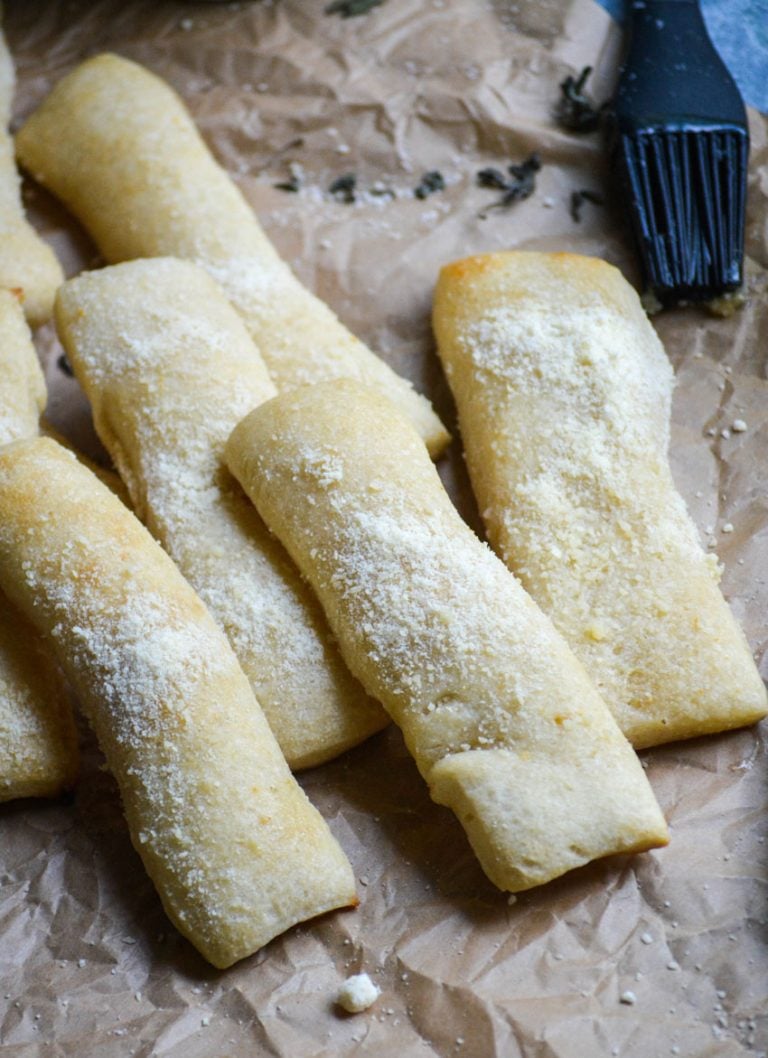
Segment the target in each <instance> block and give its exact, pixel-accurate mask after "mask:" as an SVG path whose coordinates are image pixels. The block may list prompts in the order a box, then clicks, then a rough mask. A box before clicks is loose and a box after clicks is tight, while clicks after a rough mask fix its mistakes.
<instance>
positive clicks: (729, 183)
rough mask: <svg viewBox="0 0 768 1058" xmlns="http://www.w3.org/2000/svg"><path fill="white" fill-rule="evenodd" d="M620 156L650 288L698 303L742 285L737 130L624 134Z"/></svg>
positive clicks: (742, 149)
mask: <svg viewBox="0 0 768 1058" xmlns="http://www.w3.org/2000/svg"><path fill="white" fill-rule="evenodd" d="M619 149H620V155H621V157H622V160H623V164H624V167H625V171H626V178H627V180H628V183H629V189H630V200H631V202H632V206H633V211H634V216H633V222H634V228H635V235H636V238H637V241H638V244H639V247H640V253H641V256H642V259H643V264H644V267H645V271H646V279H647V283H648V286H649V287H650V288H651V289H652V290H653V291H654V293H655V294H656V296H657V297H658V298H659V300H661V301H662V302H670V301H681V300H689V301H703V300H708V299H710V298H714V297H716V296H717V295H718V294H721V293H724V292H727V291H732V290H735V289H737V288H738V287H739V286H740V285H741V282H742V255H743V245H744V210H745V197H746V187H745V185H746V172H747V154H748V150H749V144H748V138H747V134H746V132H745V131H744V130H742V129H738V128H732V129H729V128H725V129H723V128H694V129H669V128H651V129H640V130H637V131H635V132H632V133H631V134H630V133H624V134H623V135H622V136H621V137H620V141H619Z"/></svg>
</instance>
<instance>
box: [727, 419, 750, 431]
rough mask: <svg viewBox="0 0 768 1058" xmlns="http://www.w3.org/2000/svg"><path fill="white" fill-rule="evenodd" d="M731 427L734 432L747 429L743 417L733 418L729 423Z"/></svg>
mask: <svg viewBox="0 0 768 1058" xmlns="http://www.w3.org/2000/svg"><path fill="white" fill-rule="evenodd" d="M731 429H732V430H733V432H734V433H744V432H745V431H746V429H747V424H746V423H745V422H744V420H743V419H734V420H733V423H732V424H731Z"/></svg>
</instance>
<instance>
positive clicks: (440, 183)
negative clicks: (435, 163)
mask: <svg viewBox="0 0 768 1058" xmlns="http://www.w3.org/2000/svg"><path fill="white" fill-rule="evenodd" d="M444 189H445V180H444V179H443V174H442V173H441V172H439V171H438V170H437V169H432V170H431V171H430V172H428V173H424V175H423V176H422V178H421V183H420V184H419V185H418V187H416V188H415V189H414V192H413V193H414V195H415V196H416V198H427V197H428V196H429V195H434V193H435V191H443V190H444Z"/></svg>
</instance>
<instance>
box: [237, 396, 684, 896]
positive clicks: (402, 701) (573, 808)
mask: <svg viewBox="0 0 768 1058" xmlns="http://www.w3.org/2000/svg"><path fill="white" fill-rule="evenodd" d="M227 459H228V462H229V465H230V468H231V469H232V471H233V473H234V474H235V475H236V476H237V477H238V479H239V480H240V482H241V483H242V485H243V487H244V488H245V490H246V492H247V493H248V494H249V496H250V497H251V498H252V500H253V501H254V503H255V504H256V507H257V508H258V510H259V511H260V512H261V514H262V517H263V518H264V520H265V521H266V522H267V524H268V525H269V526H270V527H271V528H272V530H273V531H274V532H275V533H276V535H277V536H278V537H279V538H280V539H281V540H282V541H283V543H284V544H285V546H286V547H287V549H288V551H289V552H290V553H291V555H292V556H293V558H294V559H295V561H296V563H297V564H298V565H299V567H300V568H301V569H302V570H303V572H304V574H305V576H306V577H307V579H308V580H309V582H310V584H311V585H312V587H313V588H314V589H315V591H316V593H317V595H318V598H319V599H320V601H321V603H322V605H323V607H324V609H325V612H326V614H327V616H328V620H329V622H330V624H331V627H332V628H333V630H334V632H335V633H336V636H337V638H338V641H339V645H340V647H341V651H342V653H343V655H344V657H345V659H346V661H347V664H348V665H349V667H350V668H351V669H352V671H353V672H354V673H355V674H356V675H357V677H358V678H359V679H360V680H361V682H362V683H363V685H364V686H365V687H366V689H367V690H368V691H369V693H371V694H372V695H375V696H376V697H378V698H379V699H380V700H381V701H382V702H383V704H384V705H385V707H386V708H387V710H388V711H389V712H390V714H391V715H392V717H393V719H394V720H395V721H396V722H397V724H398V725H399V726H400V727H401V728H402V730H403V734H404V736H405V740H406V743H407V745H408V748H409V750H410V751H411V753H412V754H413V756H414V758H415V760H416V763H417V764H418V766H419V769H420V771H421V773H422V775H423V776H424V778H425V779H426V781H427V783H428V784H429V787H430V791H431V794H432V797H433V798H434V799H435V800H436V801H438V802H440V803H441V804H445V805H448V806H449V807H451V808H453V809H454V811H455V812H456V813H457V815H458V816H459V818H460V820H461V822H462V823H463V825H464V828H465V830H466V832H467V835H468V836H469V839H470V841H471V843H472V845H473V847H474V849H475V852H476V853H477V855H478V858H479V859H480V862H481V864H482V866H483V868H484V869H485V871H486V873H487V874H488V876H489V877H490V878H491V879H492V881H494V882H495V883H496V884H497V885H498V886H499V887H501V888H503V889H509V890H513V891H514V890H520V889H526V888H529V887H530V886H533V885H538V884H540V883H542V882H546V881H548V880H549V879H551V878H555V877H557V876H558V875H560V874H562V873H564V872H565V871H567V870H570V869H571V868H573V867H577V866H579V865H580V864H583V863H586V862H588V861H589V860H592V859H594V858H596V857H599V856H605V855H608V854H609V853H614V852H629V851H637V850H641V849H647V848H649V847H652V846H654V845H661V844H665V843H666V840H667V832H666V826H665V823H664V819H663V817H662V815H661V812H660V810H659V807H658V805H657V804H656V801H655V800H654V797H653V794H652V792H651V790H650V787H649V785H648V782H647V780H646V778H645V774H644V772H643V770H642V768H641V767H640V764H639V762H638V760H637V758H636V757H635V754H634V753H633V752H632V749H631V747H630V746H629V743H628V742H627V741H626V740H625V739H624V737H623V736H622V735H621V733H620V732H619V730H618V728H617V727H616V724H615V722H614V720H613V719H612V717H611V715H610V713H609V712H608V710H607V708H606V706H605V705H604V704H603V702H602V701H601V699H600V697H599V696H598V694H597V692H596V691H595V689H594V687H593V686H592V684H591V683H590V681H589V680H588V678H587V675H586V673H585V672H584V670H583V669H582V667H581V666H580V665H579V663H578V662H577V661H576V659H575V658H574V657H573V655H572V654H571V652H570V651H569V649H568V647H567V646H566V644H565V642H564V640H563V639H562V638H561V637H560V635H559V634H558V633H557V632H556V631H555V629H554V627H553V626H552V624H551V623H550V621H549V620H548V619H547V618H546V617H545V616H544V615H543V614H542V613H541V611H540V610H539V609H538V608H537V607H536V606H535V604H534V603H533V602H532V601H531V599H530V598H529V596H528V595H526V593H525V592H524V591H523V589H522V588H521V587H520V585H519V584H518V583H517V581H516V580H515V578H514V577H513V576H512V575H511V574H510V573H509V571H508V570H506V569H505V568H504V566H503V564H502V563H501V562H500V561H499V559H497V558H496V556H495V555H494V554H493V553H492V552H491V551H490V550H489V549H488V548H487V547H486V546H485V545H484V544H482V543H481V542H480V541H479V540H478V539H477V537H476V536H475V535H474V534H473V533H472V532H471V530H470V529H469V528H468V527H467V526H466V525H465V524H464V522H463V521H462V520H461V518H460V517H459V515H458V513H457V512H456V510H455V508H454V507H453V505H452V504H451V502H450V499H449V498H448V495H447V494H446V492H445V490H444V489H443V487H442V485H441V482H440V479H439V477H438V475H437V472H436V470H435V469H434V467H433V466H432V464H431V462H430V460H429V458H428V455H427V452H426V450H425V449H424V446H423V444H422V443H421V441H420V440H419V437H418V436H417V434H416V433H415V432H414V431H413V429H412V427H411V426H410V425H409V424H408V422H407V421H406V420H405V419H403V418H402V417H401V416H400V415H399V414H398V412H397V411H396V409H395V408H394V407H393V406H392V405H391V404H390V403H389V402H388V401H387V400H385V399H384V398H381V397H379V396H378V395H376V394H374V393H372V392H371V391H370V390H367V389H365V388H364V387H362V386H360V385H359V384H357V383H353V382H349V381H337V382H328V383H323V384H320V385H318V386H312V387H306V388H304V389H300V390H297V391H295V392H293V393H290V394H284V395H282V396H280V397H277V398H275V399H274V400H272V401H269V402H268V403H266V404H264V405H262V406H261V407H260V408H257V409H256V410H255V411H253V412H251V414H250V415H249V416H247V417H246V418H245V419H244V420H243V422H241V423H240V425H239V426H238V427H237V428H236V429H235V431H234V433H233V434H232V437H231V438H230V440H229V443H228V445H227Z"/></svg>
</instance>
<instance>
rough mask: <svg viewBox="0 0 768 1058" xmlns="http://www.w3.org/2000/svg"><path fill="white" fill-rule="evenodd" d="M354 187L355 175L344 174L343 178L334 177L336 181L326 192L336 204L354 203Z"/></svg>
mask: <svg viewBox="0 0 768 1058" xmlns="http://www.w3.org/2000/svg"><path fill="white" fill-rule="evenodd" d="M356 186H357V176H356V174H355V173H344V175H343V176H337V177H336V179H335V180H334V181H333V183H332V184H331V185H330V187H329V188H328V191H329V192H330V194H332V195H333V197H334V198H335V199H336V201H337V202H354V201H355V187H356Z"/></svg>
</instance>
